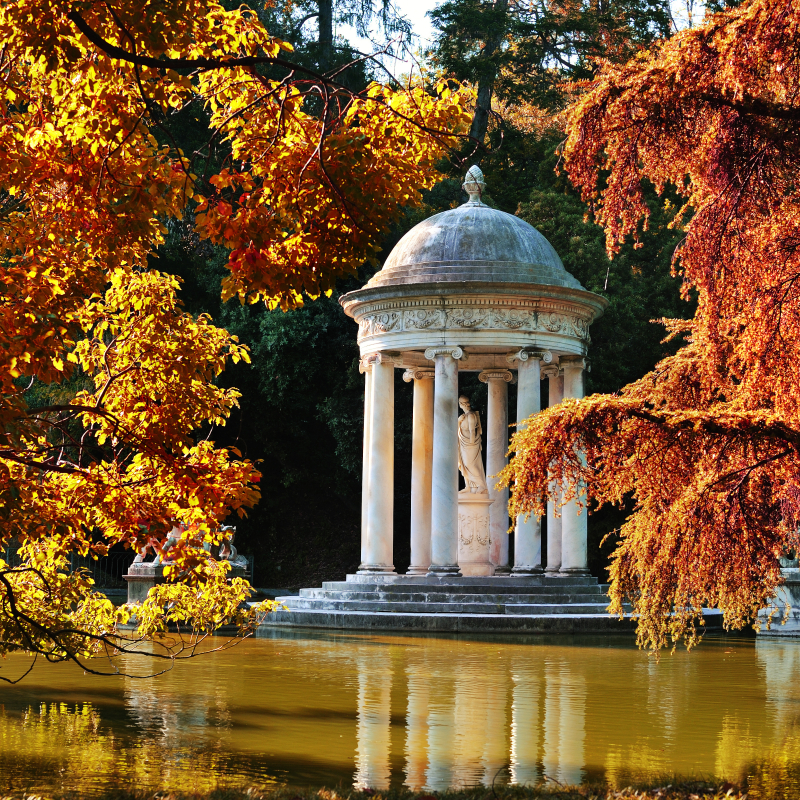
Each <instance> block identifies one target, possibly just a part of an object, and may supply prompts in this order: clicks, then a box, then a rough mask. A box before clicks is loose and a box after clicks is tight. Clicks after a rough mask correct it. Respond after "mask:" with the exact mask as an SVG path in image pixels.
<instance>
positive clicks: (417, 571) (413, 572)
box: [406, 567, 428, 575]
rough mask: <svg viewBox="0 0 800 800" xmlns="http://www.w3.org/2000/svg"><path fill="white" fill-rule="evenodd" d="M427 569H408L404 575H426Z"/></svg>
mask: <svg viewBox="0 0 800 800" xmlns="http://www.w3.org/2000/svg"><path fill="white" fill-rule="evenodd" d="M427 574H428V567H409V568H408V571H407V572H406V575H427Z"/></svg>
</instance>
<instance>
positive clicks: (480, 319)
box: [447, 307, 492, 329]
mask: <svg viewBox="0 0 800 800" xmlns="http://www.w3.org/2000/svg"><path fill="white" fill-rule="evenodd" d="M491 317H492V310H491V309H490V308H480V307H478V308H474V307H470V308H452V309H448V310H447V327H448V328H467V329H474V328H486V327H491V326H490V325H489V321H490V320H491Z"/></svg>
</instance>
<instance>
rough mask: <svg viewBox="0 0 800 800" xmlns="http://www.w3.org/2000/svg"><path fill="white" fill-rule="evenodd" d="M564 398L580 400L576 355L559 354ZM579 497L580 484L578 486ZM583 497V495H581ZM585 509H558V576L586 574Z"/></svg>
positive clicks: (572, 502) (579, 363)
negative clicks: (559, 525) (559, 515)
mask: <svg viewBox="0 0 800 800" xmlns="http://www.w3.org/2000/svg"><path fill="white" fill-rule="evenodd" d="M560 365H561V368H562V369H563V370H564V397H565V398H571V399H575V400H580V399H581V398H582V397H583V369H584V367H585V365H586V362H585V360H584V359H583V358H581V357H580V356H563V357H562V358H561V360H560ZM578 492H579V496H580V487H578ZM583 499H584V500H585V496H584V498H583ZM586 517H587V512H586V509H585V508H583V509H581V508H580V506H579V505H578V500H577V499H575V500H570V501H569V503H567V504H566V505H565V506H564V508H563V509H562V512H561V570H560V573H561V574H562V575H588V574H589V569H588V560H587V541H586V539H587V525H586V521H587V520H586Z"/></svg>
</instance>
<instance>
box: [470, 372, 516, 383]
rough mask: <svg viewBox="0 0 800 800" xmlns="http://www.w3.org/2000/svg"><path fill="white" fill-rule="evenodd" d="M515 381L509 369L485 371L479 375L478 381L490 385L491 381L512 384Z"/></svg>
mask: <svg viewBox="0 0 800 800" xmlns="http://www.w3.org/2000/svg"><path fill="white" fill-rule="evenodd" d="M513 379H514V376H513V374H512V373H511V370H509V369H485V370H483V372H480V373H478V380H479V381H480V382H481V383H489V381H505V382H506V383H511V381H512V380H513Z"/></svg>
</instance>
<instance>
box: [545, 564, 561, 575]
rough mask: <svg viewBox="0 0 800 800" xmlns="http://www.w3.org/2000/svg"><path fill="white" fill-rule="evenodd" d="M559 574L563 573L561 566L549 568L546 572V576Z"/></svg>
mask: <svg viewBox="0 0 800 800" xmlns="http://www.w3.org/2000/svg"><path fill="white" fill-rule="evenodd" d="M559 572H561V567H560V566H558V567H548V568H547V569H546V570H545V574H546V575H558V573H559Z"/></svg>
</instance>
